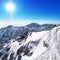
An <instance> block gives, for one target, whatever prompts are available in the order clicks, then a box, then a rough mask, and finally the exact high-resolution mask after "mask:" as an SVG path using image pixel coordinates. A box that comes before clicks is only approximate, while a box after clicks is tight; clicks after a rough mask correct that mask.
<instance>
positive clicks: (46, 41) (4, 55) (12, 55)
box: [0, 25, 60, 60]
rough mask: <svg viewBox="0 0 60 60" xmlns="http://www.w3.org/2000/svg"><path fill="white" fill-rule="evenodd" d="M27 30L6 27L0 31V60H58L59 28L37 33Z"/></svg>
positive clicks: (59, 47)
mask: <svg viewBox="0 0 60 60" xmlns="http://www.w3.org/2000/svg"><path fill="white" fill-rule="evenodd" d="M28 26H29V25H28ZM33 26H34V25H33ZM36 26H40V25H36ZM43 26H46V25H43ZM50 26H51V25H49V28H50ZM29 28H31V27H29ZM29 28H28V29H27V28H26V26H24V27H18V28H17V27H13V26H8V27H6V28H3V29H1V30H0V39H1V40H0V43H1V44H0V48H1V46H2V48H1V49H0V60H60V27H59V26H57V27H56V26H55V28H51V29H49V28H48V27H47V28H48V29H46V28H41V29H42V31H41V30H40V31H38V32H37V31H30V30H29ZM44 29H45V30H44ZM46 30H47V31H46ZM9 38H10V39H9ZM6 39H7V42H5V41H6Z"/></svg>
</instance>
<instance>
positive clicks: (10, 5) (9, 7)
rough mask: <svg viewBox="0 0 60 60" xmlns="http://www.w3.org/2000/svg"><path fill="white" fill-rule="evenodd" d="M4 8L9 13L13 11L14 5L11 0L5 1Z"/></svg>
mask: <svg viewBox="0 0 60 60" xmlns="http://www.w3.org/2000/svg"><path fill="white" fill-rule="evenodd" d="M5 8H6V10H8V11H9V12H10V13H13V12H14V11H15V5H14V4H13V3H12V2H9V3H6V5H5Z"/></svg>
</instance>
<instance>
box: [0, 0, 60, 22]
mask: <svg viewBox="0 0 60 60" xmlns="http://www.w3.org/2000/svg"><path fill="white" fill-rule="evenodd" d="M8 2H9V0H0V21H8V20H9V19H10V14H9V13H8V12H7V11H6V9H5V6H4V4H5V3H8ZM13 3H14V4H15V6H16V10H15V12H14V13H13V16H12V20H13V21H15V20H16V21H17V20H18V21H21V20H22V21H24V20H26V21H28V20H31V21H32V20H34V21H53V22H55V21H57V22H60V0H13Z"/></svg>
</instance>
